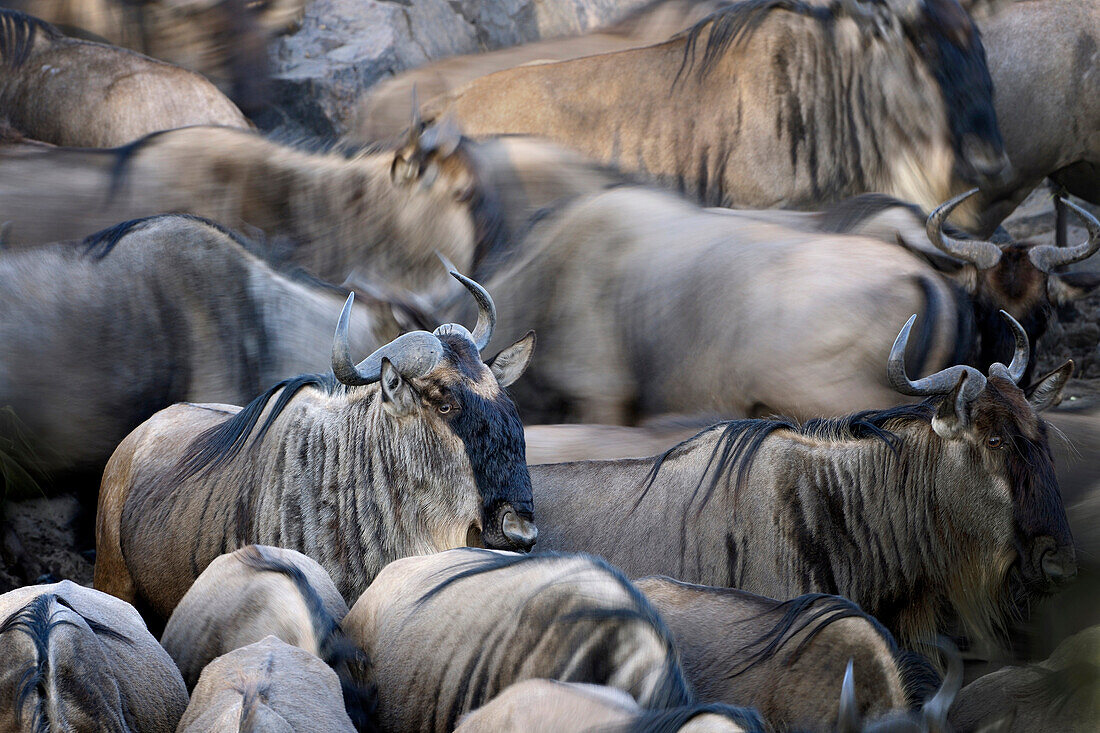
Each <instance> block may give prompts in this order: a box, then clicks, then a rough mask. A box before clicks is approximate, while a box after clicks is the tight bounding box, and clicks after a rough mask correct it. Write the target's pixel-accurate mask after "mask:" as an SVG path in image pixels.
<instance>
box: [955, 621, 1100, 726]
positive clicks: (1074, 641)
mask: <svg viewBox="0 0 1100 733" xmlns="http://www.w3.org/2000/svg"><path fill="white" fill-rule="evenodd" d="M948 719H949V721H950V722H951V725H952V727H953V728H954V729H955V730H956V731H959V733H971V731H990V730H997V731H1005V733H1024V731H1067V732H1073V733H1085V732H1086V731H1094V730H1096V727H1097V725H1098V724H1100V626H1093V627H1092V628H1090V629H1087V630H1085V631H1082V632H1081V633H1079V634H1076V635H1074V636H1071V637H1070V638H1068V639H1066V640H1065V641H1063V642H1062V643H1061V644H1060V645H1059V646H1058V648H1057V649H1056V650H1055V651H1054V653H1053V654H1052V655H1051V656H1050V658H1049V659H1046V660H1045V661H1042V662H1040V663H1038V664H1030V665H1027V666H1025V667H1005V668H1003V669H1000V670H998V671H996V672H992V673H990V674H987V675H984V676H982V677H979V678H978V679H977V680H975V681H973V682H971V683H970V684H969V685H967V686H966V687H964V688H963V689H962V691H961V692H960V693H959V695H958V697H957V698H956V699H955V703H954V704H953V705H952V706H951V712H950V716H949V718H948Z"/></svg>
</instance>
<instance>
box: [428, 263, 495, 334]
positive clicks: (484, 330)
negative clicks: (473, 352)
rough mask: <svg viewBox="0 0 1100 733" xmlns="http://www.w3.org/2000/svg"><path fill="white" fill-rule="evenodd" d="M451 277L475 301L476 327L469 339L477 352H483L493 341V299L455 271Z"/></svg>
mask: <svg viewBox="0 0 1100 733" xmlns="http://www.w3.org/2000/svg"><path fill="white" fill-rule="evenodd" d="M451 277H453V278H454V279H455V280H458V281H459V282H460V283H462V285H463V286H464V287H465V288H466V289H467V290H469V291H470V294H471V295H473V296H474V300H476V301H477V325H476V326H474V332H473V334H471V338H472V339H473V342H474V345H475V346H477V350H478V351H479V352H481V351H484V350H485V347H486V346H488V345H489V342H490V341H492V340H493V329H495V328H496V327H497V307H496V305H494V304H493V298H492V296H490V295H489V291H487V290H486V289H485V288H483V287H481V286H480V285H478V284H477V283H476V282H474V281H473V280H471V279H470V278H468V277H466V276H465V275H463V274H461V273H460V272H458V271H457V270H451ZM437 330H438V329H437Z"/></svg>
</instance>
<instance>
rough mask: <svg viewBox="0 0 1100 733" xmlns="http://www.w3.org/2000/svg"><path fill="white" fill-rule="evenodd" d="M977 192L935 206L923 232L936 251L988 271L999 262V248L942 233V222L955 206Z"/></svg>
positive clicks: (974, 189)
mask: <svg viewBox="0 0 1100 733" xmlns="http://www.w3.org/2000/svg"><path fill="white" fill-rule="evenodd" d="M977 192H978V189H976V188H972V189H970V190H969V191H967V192H966V193H961V194H959V195H958V196H956V197H955V198H953V199H949V200H947V201H945V202H943V203H942V204H940V205H939V206H937V207H936V210H935V211H933V212H932V213H931V214H929V216H928V222H927V224H926V225H925V228H924V230H925V232H926V233H927V234H928V239H929V241H930V242H932V244H933V246H935V247H936V249H939V250H941V251H942V252H944V253H945V254H949V255H951V256H952V257H954V258H956V259H960V260H964V261H966V262H969V263H971V264H972V265H974V266H975V267H977V268H978V269H979V270H988V269H989V268H990V267H993V266H994V265H996V264H997V263H998V262H1000V261H1001V248H1000V247H998V246H997V245H995V244H991V243H989V242H982V241H980V240H976V239H953V238H951V237H949V236H947V235H946V234H944V233H943V222H944V220H945V219H947V217H948V216H950V215H951V212H952V211H953V210H954V208H955V207H956V206H958V205H959V204H961V203H962V202H963V201H965V200H966V199H968V198H970V197H971V196H973V195H974V194H976V193H977Z"/></svg>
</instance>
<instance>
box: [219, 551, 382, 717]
mask: <svg viewBox="0 0 1100 733" xmlns="http://www.w3.org/2000/svg"><path fill="white" fill-rule="evenodd" d="M239 557H240V559H241V562H243V563H244V564H245V565H247V566H248V567H250V568H252V569H253V570H258V571H260V572H271V573H280V574H282V575H284V576H286V577H287V578H288V579H290V581H291V582H292V583H294V586H295V587H296V588H297V589H298V594H299V595H300V596H301V597H302V600H303V601H304V602H305V604H306V608H307V609H308V610H309V617H310V621H311V623H312V624H313V630H314V633H315V634H316V636H317V639H318V641H319V642H320V650H319V651H320V653H321V659H322V660H324V662H325V663H326V664H328V665H329V666H330V667H332V669H333V670H334V671H335V672H336V676H337V677H339V679H340V688H341V690H342V691H343V693H344V708H345V709H346V710H347V713H348V717H350V718H351V720H352V722H353V723H355V729H356V730H366V729H367V725H368V723H369V722H370V720H371V716H372V715H373V714H374V709H375V705H376V691H375V689H374V687H373V686H362V685H359V684H358V683H357V682H356V681H355V679H354V678H353V676H352V674H351V672H350V669H349V668H350V666H351V665H355V666H357V667H358V668H360V669H361V668H363V667H366V666H368V665H369V661H368V659H367V656H366V653H365V652H363V651H362V650H360V649H359V648H358V647H357V646H355V644H354V643H352V642H351V641H350V640H349V639H348V638H347V637H346V636H345V635H344V631H343V629H342V628H341V627H340V623H339V621H338V620H337V619H335V618H333V616H332V614H330V613H329V612H328V611H327V610H326V609H325V604H324V601H323V600H321V596H320V594H319V593H318V592H317V589H316V588H314V587H313V584H312V583H310V582H309V578H307V577H306V575H305V573H303V572H302V569H301V568H300V567H298V566H297V565H295V564H294V563H290V562H287V561H285V560H283V559H282V558H279V557H275V556H274V555H271V554H270V553H268V552H266V551H265V550H264V548H263V547H262V546H260V545H248V546H247V547H245V548H243V549H242V550H241V552H240V555H239Z"/></svg>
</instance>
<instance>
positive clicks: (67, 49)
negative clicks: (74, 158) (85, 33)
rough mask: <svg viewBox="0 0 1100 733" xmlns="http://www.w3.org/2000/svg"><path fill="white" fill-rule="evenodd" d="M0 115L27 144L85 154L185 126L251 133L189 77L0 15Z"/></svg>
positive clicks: (204, 84)
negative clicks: (31, 141) (80, 149)
mask: <svg viewBox="0 0 1100 733" xmlns="http://www.w3.org/2000/svg"><path fill="white" fill-rule="evenodd" d="M0 110H2V112H0V114H2V115H3V116H4V117H5V118H6V119H7V120H8V122H9V123H10V124H11V125H13V126H14V127H16V128H17V129H19V130H20V131H21V132H22V133H23V134H24V135H26V136H28V137H30V138H33V139H35V140H41V141H42V142H47V143H52V144H54V145H70V146H74V147H87V148H100V147H114V146H116V145H122V144H124V143H128V142H130V141H132V140H135V139H137V138H139V137H141V136H142V135H147V134H149V133H151V132H155V131H157V130H167V129H170V128H175V127H183V126H185V125H230V126H233V127H242V128H247V127H251V125H250V123H249V122H248V120H246V119H245V117H244V115H242V114H241V112H240V110H239V109H237V107H236V106H234V104H233V103H232V102H230V101H229V100H228V99H227V98H226V97H225V96H224V95H223V94H222V93H221V92H219V91H218V90H217V88H215V87H214V85H212V84H211V83H210V82H208V81H207V80H206V79H204V78H202V77H201V76H199V75H198V74H196V73H194V72H192V71H187V70H185V69H181V68H178V67H176V66H172V65H171V64H166V63H164V62H162V61H155V60H153V59H150V58H147V57H145V56H142V55H140V54H137V53H134V52H132V51H125V50H122V49H118V48H113V47H111V46H106V45H104V44H100V43H92V42H90V41H78V40H76V39H72V38H66V37H65V36H63V35H61V34H60V33H59V32H58V31H57V30H56V29H55V28H53V27H52V26H50V25H48V24H46V23H42V22H41V21H39V20H37V19H36V18H32V17H30V16H27V15H23V14H22V13H16V12H13V11H9V10H0ZM153 213H161V212H159V211H158V212H153Z"/></svg>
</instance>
